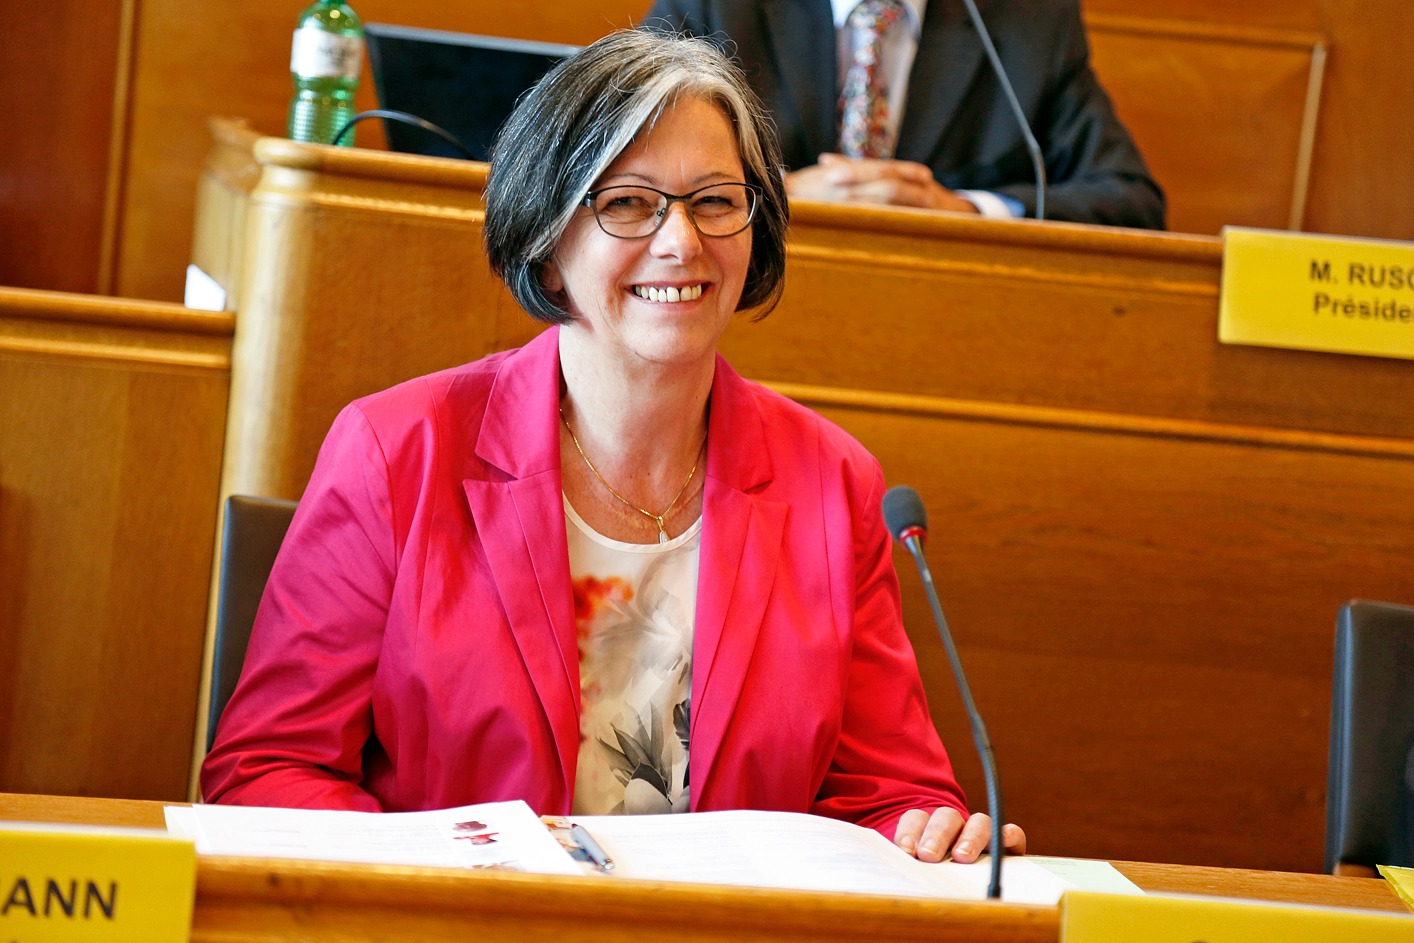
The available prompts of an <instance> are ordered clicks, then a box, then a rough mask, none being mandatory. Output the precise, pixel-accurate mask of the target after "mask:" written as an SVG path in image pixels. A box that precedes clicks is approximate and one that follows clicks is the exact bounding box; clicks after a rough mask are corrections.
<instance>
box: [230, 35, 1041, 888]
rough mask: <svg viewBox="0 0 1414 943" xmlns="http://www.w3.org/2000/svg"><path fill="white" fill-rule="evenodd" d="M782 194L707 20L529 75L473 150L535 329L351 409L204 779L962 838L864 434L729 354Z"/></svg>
mask: <svg viewBox="0 0 1414 943" xmlns="http://www.w3.org/2000/svg"><path fill="white" fill-rule="evenodd" d="M786 223H787V209H786V202H785V195H784V190H783V185H782V181H781V175H780V171H779V159H778V156H777V147H776V143H775V140H774V138H773V137H772V134H771V131H770V125H769V123H768V122H767V120H766V119H765V118H764V117H763V115H762V113H761V109H760V106H759V104H758V103H757V102H756V100H755V99H754V98H753V97H752V95H751V93H750V92H749V91H748V90H747V87H746V85H745V83H744V82H743V80H742V77H741V75H740V74H739V73H738V72H737V71H736V69H735V68H734V67H733V66H732V65H731V64H730V63H729V62H728V61H727V60H726V59H725V58H724V57H723V56H722V55H721V54H720V53H719V52H718V51H717V50H716V49H715V47H713V46H711V45H709V44H706V43H703V42H701V41H698V40H691V39H681V38H672V37H663V36H660V35H655V34H650V33H637V32H621V33H615V34H612V35H610V36H608V37H606V38H605V39H603V40H601V41H599V42H597V43H594V44H593V45H591V46H589V47H588V48H586V49H585V50H584V52H583V53H581V54H580V55H578V56H576V57H574V58H572V59H570V60H567V61H566V62H565V63H563V64H562V65H560V66H558V67H557V68H556V69H555V70H554V71H552V72H551V73H550V74H549V75H548V76H547V77H546V78H545V79H544V80H543V81H542V82H541V83H540V85H538V86H537V87H536V88H535V89H533V90H532V91H531V92H530V93H529V94H528V95H527V96H526V97H525V98H524V99H523V100H522V101H521V103H520V105H519V106H518V108H517V110H516V113H515V114H514V115H513V116H512V118H511V119H510V121H509V122H508V123H507V126H506V128H505V130H504V131H503V132H502V135H501V137H500V139H499V140H498V141H497V143H496V145H495V147H494V148H493V151H492V166H491V174H490V182H489V185H488V188H487V197H486V225H485V232H486V249H487V253H488V256H489V258H490V259H491V262H492V266H493V268H494V269H495V270H496V272H497V273H498V274H499V275H500V276H501V277H502V278H503V279H504V280H505V282H506V283H507V285H509V286H510V288H511V290H512V292H513V293H514V294H515V296H516V298H517V299H518V300H519V301H520V303H521V304H522V305H523V306H524V307H525V309H526V310H527V311H528V312H529V313H530V314H532V315H534V316H535V317H538V318H541V319H542V320H547V321H551V322H553V323H554V324H555V325H556V326H555V327H552V328H551V329H550V330H548V331H546V332H545V333H543V334H542V335H540V337H539V338H537V339H536V340H535V341H532V342H531V343H530V344H528V345H526V346H525V347H524V348H521V349H519V350H514V351H507V352H505V353H501V354H496V355H493V356H491V357H488V358H486V359H484V360H481V361H478V362H475V363H471V364H467V365H466V366H463V367H459V368H457V369H454V370H449V371H445V372H443V373H439V374H433V375H431V376H427V377H423V378H420V379H418V380H414V381H411V382H409V383H405V384H402V385H400V386H397V387H394V388H393V389H391V390H388V391H385V392H383V393H379V394H375V395H373V396H370V397H366V398H364V399H361V400H358V401H357V402H355V403H353V404H351V405H350V406H349V407H347V408H346V409H345V410H344V412H343V413H341V414H340V417H339V418H338V420H337V421H336V422H335V425H334V428H333V429H332V430H331V431H330V433H329V436H328V438H327V439H326V442H325V445H324V448H323V450H322V451H321V453H320V458H319V462H318V464H317V466H316V468H315V471H314V474H313V476H312V478H311V480H310V483H309V486H308V488H307V489H306V491H305V494H304V497H303V499H302V500H301V502H300V508H299V511H298V512H297V514H296V516H295V518H294V521H293V522H292V524H291V526H290V530H289V534H288V536H287V538H286V541H285V545H284V547H283V549H282V551H281V554H280V558H279V560H278V561H277V563H276V565H275V568H274V571H273V572H272V574H271V578H270V582H269V585H268V587H267V589H266V596H265V599H264V601H263V602H262V606H261V610H260V614H259V616H258V618H257V621H256V626H255V630H254V634H253V636H252V639H251V646H250V651H249V654H248V656H247V659H246V665H245V670H244V674H243V676H242V679H241V683H240V685H239V686H238V688H237V690H236V692H235V694H234V695H233V697H232V698H231V701H230V704H229V706H228V707H227V708H226V711H225V713H224V714H223V716H222V720H221V726H220V728H219V730H218V731H217V738H216V744H215V747H214V748H213V750H212V751H211V753H210V754H209V756H208V758H207V761H206V765H205V768H204V772H203V778H202V786H203V790H204V792H205V794H206V797H207V799H208V800H213V801H221V802H239V803H251V804H265V805H299V806H315V807H332V808H355V809H373V810H377V809H385V810H405V809H425V808H437V807H450V806H456V805H463V804H469V803H475V802H489V801H497V800H504V799H524V800H525V801H527V802H528V803H530V805H531V806H532V807H533V808H535V809H536V810H537V811H538V812H540V813H542V814H554V815H564V814H569V813H580V814H603V813H614V812H623V813H634V812H670V811H683V812H686V811H701V810H709V809H733V808H755V809H785V810H794V811H799V812H814V813H817V814H821V815H828V816H833V817H836V818H842V819H847V820H850V821H854V822H858V823H860V824H864V825H867V826H871V827H874V828H877V829H879V830H880V831H881V832H883V833H884V834H885V835H887V836H888V837H890V838H894V839H896V840H897V841H898V842H899V844H900V845H901V846H902V847H904V848H905V849H906V850H908V851H910V852H912V853H916V854H918V856H919V857H922V858H927V859H932V860H937V859H938V858H940V857H942V856H943V855H944V854H945V853H947V852H948V851H949V850H950V849H951V850H952V851H953V854H954V856H955V857H957V858H959V859H961V860H966V859H968V858H969V857H971V856H975V855H976V854H977V853H979V852H980V851H981V850H982V847H983V846H984V845H985V837H986V834H987V832H988V831H989V824H988V822H987V820H986V816H973V817H972V818H971V819H970V820H968V819H967V813H966V806H965V804H964V800H963V797H962V794H961V791H960V790H959V788H958V786H957V784H956V782H955V780H954V777H953V774H952V769H951V766H950V764H949V761H948V758H947V754H946V752H945V751H944V750H943V746H942V744H941V743H940V742H939V741H938V737H937V734H936V732H935V731H934V729H933V726H932V723H931V721H930V719H929V715H928V711H927V707H926V704H925V703H924V698H923V690H922V685H921V682H920V680H919V676H918V669H917V666H916V665H915V663H914V661H913V656H912V652H911V649H910V648H909V645H908V641H907V638H906V636H905V634H904V632H903V626H902V617H901V613H900V605H899V592H898V583H897V580H896V578H895V575H894V572H893V567H892V558H891V555H890V549H889V537H888V534H887V533H886V531H885V529H884V526H883V521H882V519H881V516H880V507H879V502H880V499H881V498H882V495H883V490H884V487H883V474H882V471H881V469H880V468H879V465H878V462H876V461H875V460H874V459H873V457H872V456H870V455H869V454H868V453H867V452H866V451H865V450H864V449H863V448H862V447H861V446H860V445H859V444H858V443H857V442H855V441H854V440H853V439H852V438H850V437H849V436H848V435H847V434H846V433H844V432H843V431H842V430H840V429H839V428H838V427H836V426H834V425H832V424H831V423H829V422H827V421H826V420H824V419H823V418H821V417H820V416H818V415H816V414H814V413H812V412H810V411H809V410H806V409H804V408H803V407H801V406H799V405H796V404H794V403H792V402H789V401H788V400H785V399H783V398H782V397H779V396H777V395H775V394H772V393H771V392H769V391H767V390H765V389H764V388H762V387H760V386H758V385H756V384H754V383H749V382H747V381H745V380H743V379H741V378H740V377H739V376H737V374H736V373H735V372H734V371H733V370H732V369H731V367H730V366H728V365H727V363H726V362H725V361H724V360H723V359H722V358H721V357H720V356H719V355H718V354H717V343H718V340H719V338H720V337H721V335H722V332H723V331H724V330H725V329H726V327H727V325H728V324H729V323H730V321H731V319H732V318H733V317H734V316H735V315H736V313H737V312H738V311H743V310H749V309H765V310H769V308H770V307H771V306H772V305H773V304H774V303H775V301H776V299H777V298H778V297H779V296H780V291H781V282H782V278H783V275H784V266H785V252H784V236H785V229H786ZM1008 844H1009V845H1012V846H1013V848H1014V849H1017V850H1020V849H1022V848H1024V836H1023V835H1022V834H1021V832H1020V830H1019V829H1016V828H1014V827H1011V831H1010V837H1009V839H1008Z"/></svg>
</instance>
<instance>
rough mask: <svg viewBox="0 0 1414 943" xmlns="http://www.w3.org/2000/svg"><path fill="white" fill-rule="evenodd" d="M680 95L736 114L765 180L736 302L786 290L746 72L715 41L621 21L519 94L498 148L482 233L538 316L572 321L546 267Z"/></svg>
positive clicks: (746, 149) (781, 221)
mask: <svg viewBox="0 0 1414 943" xmlns="http://www.w3.org/2000/svg"><path fill="white" fill-rule="evenodd" d="M683 99H702V100H705V101H710V102H712V103H713V104H716V105H717V106H719V107H720V108H721V109H722V110H723V112H724V113H725V114H726V116H727V117H728V118H729V119H730V120H731V123H732V127H733V131H734V133H735V137H736V141H737V147H738V150H739V151H740V154H741V161H742V165H743V167H744V168H745V172H746V181H745V182H746V183H749V184H753V185H754V186H756V187H758V188H760V190H761V198H760V200H759V201H758V205H757V210H756V218H755V220H754V221H753V222H752V250H751V261H750V264H749V266H748V269H747V276H746V286H745V288H744V290H743V292H742V298H741V303H740V304H739V308H741V309H746V308H758V307H760V308H762V309H763V311H762V312H761V313H762V315H764V314H765V313H766V312H769V310H770V309H771V308H772V307H774V306H775V303H776V302H777V300H779V298H780V294H781V290H782V287H783V281H784V275H785V231H786V226H787V224H788V221H789V210H788V208H787V205H786V197H785V185H784V182H783V180H782V176H781V160H780V149H779V145H778V144H777V142H776V136H775V129H774V128H773V127H772V125H771V123H770V119H769V118H767V117H766V115H765V113H764V110H763V109H762V106H761V104H760V102H759V100H757V98H756V96H755V94H754V93H753V92H752V91H751V89H750V87H749V86H748V85H747V84H746V80H745V78H744V77H743V76H742V74H741V72H740V71H739V70H738V69H737V68H736V67H735V66H734V65H733V64H732V63H731V62H730V60H728V59H727V58H726V56H725V55H723V54H722V52H721V51H720V50H719V49H718V48H717V47H716V46H714V45H713V44H712V43H710V42H708V41H706V40H703V39H697V38H693V37H688V36H676V35H666V34H662V33H655V32H647V31H639V30H621V31H617V32H614V33H610V34H609V35H608V36H606V37H604V38H603V39H601V40H599V41H598V42H595V43H593V44H592V45H590V46H587V47H585V49H584V50H583V51H581V52H580V53H578V54H577V55H575V56H573V57H571V58H570V59H567V60H566V61H564V62H562V63H561V64H560V65H558V66H556V67H555V68H554V69H553V70H551V71H550V73H549V74H548V75H546V76H545V78H544V79H542V80H541V81H540V82H539V83H538V84H537V85H536V86H535V87H534V88H532V89H531V90H530V91H529V92H527V93H526V94H525V95H524V96H523V97H522V98H521V100H520V102H519V103H518V104H517V106H516V109H515V111H514V112H513V113H512V115H511V117H510V118H509V119H507V121H506V124H505V126H504V127H503V128H502V129H501V132H500V134H499V135H497V138H496V141H495V143H494V144H493V145H492V148H491V171H490V179H489V182H488V184H487V188H486V225H485V231H484V238H485V243H486V253H487V256H488V258H489V259H490V262H491V268H492V270H493V271H495V272H496V274H497V275H498V276H500V278H501V279H502V280H503V281H504V282H505V283H506V285H507V287H508V288H510V290H511V293H512V294H513V295H514V296H515V298H516V300H517V301H518V302H520V304H521V306H522V307H524V308H525V309H526V311H528V312H529V313H530V314H531V315H533V316H534V317H536V318H539V319H540V320H543V321H549V322H551V323H564V322H567V321H570V320H572V317H573V316H572V315H571V314H570V313H569V312H568V311H567V310H566V308H565V305H564V303H563V299H561V298H558V297H555V296H554V294H553V293H551V292H548V291H547V290H546V289H545V287H544V283H543V277H542V276H543V271H544V267H545V265H546V263H548V262H549V261H550V259H551V257H552V256H553V254H554V252H555V248H556V246H558V244H559V242H560V239H561V237H562V236H563V235H564V233H565V230H566V229H567V228H568V227H569V224H570V222H571V221H572V220H573V219H574V216H575V213H576V212H577V211H578V209H579V207H580V206H581V204H582V203H583V202H584V198H585V195H586V194H587V193H588V192H589V190H590V188H591V187H593V185H594V182H595V181H596V180H597V179H598V178H599V177H600V176H601V175H602V174H603V173H604V171H605V170H606V169H607V168H608V167H609V165H610V164H612V163H613V162H614V161H615V160H616V159H617V158H618V156H619V155H620V154H622V153H623V151H624V150H625V149H627V148H628V147H629V145H630V144H632V143H633V141H634V140H635V139H636V138H637V137H638V136H639V135H640V134H641V133H642V132H643V131H644V130H645V129H650V128H652V127H653V125H654V123H655V122H656V121H657V120H658V117H659V116H660V115H661V114H662V113H663V111H664V110H665V109H667V108H670V107H672V105H673V104H674V103H675V102H677V101H679V100H683Z"/></svg>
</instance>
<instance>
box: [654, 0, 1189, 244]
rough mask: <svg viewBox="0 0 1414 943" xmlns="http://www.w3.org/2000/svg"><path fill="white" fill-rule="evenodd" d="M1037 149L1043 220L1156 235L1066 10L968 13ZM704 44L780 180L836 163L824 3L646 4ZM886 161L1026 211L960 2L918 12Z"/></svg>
mask: <svg viewBox="0 0 1414 943" xmlns="http://www.w3.org/2000/svg"><path fill="white" fill-rule="evenodd" d="M978 6H979V8H980V10H981V13H982V15H983V19H984V21H985V22H986V23H987V28H988V31H989V32H990V33H991V34H992V37H993V39H994V41H995V43H996V46H997V50H998V52H999V53H1000V55H1001V59H1002V63H1003V65H1005V67H1006V71H1007V74H1008V76H1010V78H1011V82H1012V84H1013V86H1014V87H1015V89H1016V94H1017V98H1018V99H1019V101H1020V102H1021V106H1022V109H1023V111H1024V112H1025V114H1026V117H1027V122H1028V123H1029V124H1030V126H1031V129H1032V133H1033V134H1034V135H1035V137H1036V140H1037V142H1038V143H1039V144H1040V146H1041V150H1042V156H1043V159H1044V162H1045V165H1046V174H1047V177H1048V178H1049V186H1048V188H1047V191H1046V217H1047V218H1048V219H1057V220H1069V221H1072V222H1085V223H1102V224H1105V225H1111V226H1133V227H1139V228H1146V229H1162V228H1163V226H1164V195H1163V191H1162V190H1160V189H1159V186H1158V184H1156V183H1155V182H1154V180H1153V178H1152V177H1151V176H1150V175H1149V170H1148V168H1147V167H1146V166H1145V164H1144V160H1143V158H1142V157H1141V156H1140V155H1139V151H1138V149H1137V148H1136V147H1135V146H1134V142H1133V141H1132V140H1131V139H1130V137H1129V133H1128V132H1127V131H1126V130H1125V128H1124V126H1123V125H1122V124H1121V123H1120V121H1119V119H1118V117H1116V115H1115V113H1114V108H1113V107H1112V106H1111V104H1110V100H1109V96H1108V95H1106V94H1105V91H1104V89H1103V88H1102V87H1101V86H1100V83H1099V81H1098V79H1097V78H1096V77H1095V74H1094V72H1093V71H1092V70H1091V68H1090V50H1089V44H1088V41H1087V40H1086V37H1085V28H1084V25H1083V24H1082V22H1081V19H1080V7H1079V3H1078V0H1027V2H1024V3H1022V2H1009V0H979V2H978ZM644 23H645V25H647V26H649V27H650V28H667V29H671V30H675V31H685V32H689V33H693V34H695V35H699V36H705V37H710V38H712V39H713V40H714V41H716V42H717V43H718V44H719V45H721V46H722V47H723V48H724V49H725V50H726V51H727V52H728V54H730V55H733V56H735V57H736V58H737V59H738V61H739V62H740V64H741V66H742V68H743V69H744V70H745V72H746V75H747V78H748V80H749V81H750V83H751V85H752V87H753V88H754V89H755V90H756V93H757V94H758V95H760V96H761V98H762V101H763V102H764V103H765V105H766V108H767V110H768V111H769V112H770V113H771V114H772V116H773V117H774V118H775V121H776V125H777V128H778V129H779V131H780V137H781V148H782V152H783V155H784V158H785V162H786V165H787V167H789V168H790V169H792V170H795V169H798V168H800V167H804V166H808V165H810V164H814V163H815V162H816V161H817V159H818V157H819V155H820V154H821V153H825V152H829V151H837V150H838V149H839V145H838V133H837V129H836V95H837V90H838V74H837V72H838V66H837V59H838V52H837V49H838V44H837V41H836V36H835V26H834V19H833V17H832V15H831V12H830V4H829V3H828V2H826V0H655V2H654V4H653V8H652V9H651V10H650V11H649V12H648V14H647V16H646V17H645V19H644ZM896 156H897V157H898V158H899V159H901V160H912V161H917V162H919V163H922V164H926V165H928V166H929V167H931V168H932V170H933V175H934V176H935V177H936V178H937V179H938V182H939V183H941V184H942V185H943V186H945V187H947V188H949V189H952V190H960V189H963V190H968V189H970V190H989V191H991V192H993V193H999V194H1002V195H1004V196H1007V197H1011V198H1012V199H1015V200H1018V201H1020V203H1021V204H1022V205H1023V206H1024V207H1025V208H1026V214H1027V215H1028V216H1034V215H1035V212H1036V191H1035V172H1034V170H1033V167H1032V163H1031V158H1030V156H1029V154H1028V152H1027V150H1026V144H1025V139H1024V137H1023V135H1022V133H1021V131H1020V130H1019V128H1018V126H1017V124H1016V119H1015V118H1014V117H1013V116H1012V112H1011V109H1010V108H1009V106H1008V105H1007V102H1006V98H1005V96H1004V93H1003V91H1002V88H1001V85H1000V84H999V83H998V81H997V79H996V76H995V75H994V74H993V72H992V69H991V67H990V65H989V64H988V63H987V61H986V54H985V53H984V51H983V48H982V43H981V39H980V37H979V36H978V35H977V32H976V30H975V29H974V28H973V26H972V22H971V20H970V19H969V18H968V16H967V12H966V9H965V8H964V6H963V5H962V3H960V2H958V0H929V2H928V5H927V7H926V9H925V12H924V17H923V26H922V33H921V34H920V37H919V42H918V55H917V57H916V58H915V59H914V62H913V68H912V71H911V73H910V77H909V83H908V97H907V103H906V105H905V108H904V114H903V119H902V122H901V124H900V126H899V141H898V148H897V151H896Z"/></svg>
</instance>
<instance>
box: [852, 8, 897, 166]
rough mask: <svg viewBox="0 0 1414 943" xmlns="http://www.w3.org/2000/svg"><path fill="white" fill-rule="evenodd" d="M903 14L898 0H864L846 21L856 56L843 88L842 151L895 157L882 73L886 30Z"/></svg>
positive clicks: (854, 154)
mask: <svg viewBox="0 0 1414 943" xmlns="http://www.w3.org/2000/svg"><path fill="white" fill-rule="evenodd" d="M902 16H903V4H902V3H900V2H899V0H864V2H863V3H861V4H859V6H857V7H855V8H854V12H852V13H850V15H849V19H848V21H847V23H848V25H849V27H850V29H851V30H853V31H854V35H855V46H854V60H853V61H852V62H851V63H850V66H849V71H848V72H847V73H845V79H844V90H843V91H842V92H840V106H839V123H840V153H842V154H844V155H845V156H846V157H892V156H893V143H892V142H891V141H889V139H888V123H889V89H888V86H887V85H886V84H885V83H884V82H883V79H882V77H881V76H880V74H879V50H880V48H881V47H882V46H883V41H884V34H885V33H887V32H888V31H889V27H891V26H893V25H894V24H895V23H897V22H898V21H899V19H900V18H901V17H902Z"/></svg>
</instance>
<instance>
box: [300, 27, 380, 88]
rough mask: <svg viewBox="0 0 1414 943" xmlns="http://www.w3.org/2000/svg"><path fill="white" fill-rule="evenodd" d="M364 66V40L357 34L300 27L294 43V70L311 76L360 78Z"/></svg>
mask: <svg viewBox="0 0 1414 943" xmlns="http://www.w3.org/2000/svg"><path fill="white" fill-rule="evenodd" d="M362 66H363V43H362V42H361V41H360V40H359V38H358V37H357V36H345V35H343V34H341V33H326V32H325V31H324V30H321V29H309V28H305V29H297V30H295V41H294V44H293V45H292V46H291V47H290V71H291V72H293V73H294V74H295V75H299V76H303V77H304V78H308V79H330V78H341V79H347V80H349V81H357V80H358V71H359V69H360V68H361V67H362Z"/></svg>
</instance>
